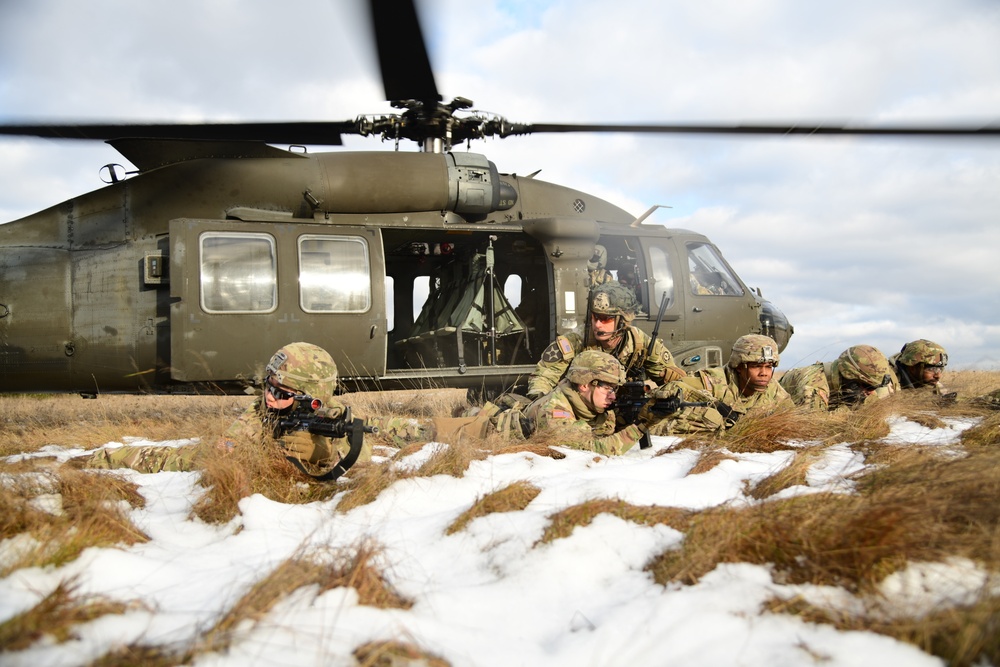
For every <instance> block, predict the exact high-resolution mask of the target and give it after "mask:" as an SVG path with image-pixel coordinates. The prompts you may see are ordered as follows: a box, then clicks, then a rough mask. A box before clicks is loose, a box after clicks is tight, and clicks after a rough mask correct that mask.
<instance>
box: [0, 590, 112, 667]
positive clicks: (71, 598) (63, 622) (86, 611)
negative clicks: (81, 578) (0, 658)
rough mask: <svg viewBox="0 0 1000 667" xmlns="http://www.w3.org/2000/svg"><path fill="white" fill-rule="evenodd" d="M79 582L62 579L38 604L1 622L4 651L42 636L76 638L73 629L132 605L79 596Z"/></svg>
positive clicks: (59, 640) (0, 647) (19, 648)
mask: <svg viewBox="0 0 1000 667" xmlns="http://www.w3.org/2000/svg"><path fill="white" fill-rule="evenodd" d="M77 589H78V583H77V582H76V581H74V580H68V581H61V582H59V585H58V586H56V587H55V589H54V590H53V591H52V592H51V593H49V594H48V595H46V596H45V597H44V598H42V600H41V601H39V603H38V604H36V605H35V606H34V607H32V608H31V609H28V610H27V611H24V612H22V613H20V614H15V615H14V616H12V617H11V618H9V619H7V620H6V621H4V622H3V623H0V653H7V652H13V651H22V650H24V649H26V648H28V647H29V646H31V645H32V644H34V643H35V642H36V641H38V640H39V639H41V638H42V637H45V636H48V637H52V638H53V639H54V641H55V642H57V643H60V644H61V643H63V642H65V641H68V640H70V639H73V638H74V637H75V635H74V634H73V628H74V627H75V626H77V625H79V624H80V623H86V622H88V621H92V620H94V619H96V618H100V617H101V616H106V615H108V614H122V613H124V612H125V611H126V610H127V609H128V605H126V604H123V603H121V602H114V601H111V600H107V599H104V598H101V597H89V598H86V599H81V598H79V597H77Z"/></svg>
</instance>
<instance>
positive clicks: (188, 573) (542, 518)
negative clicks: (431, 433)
mask: <svg viewBox="0 0 1000 667" xmlns="http://www.w3.org/2000/svg"><path fill="white" fill-rule="evenodd" d="M973 424H974V421H972V420H948V421H947V422H946V427H945V428H936V429H930V428H926V427H923V426H920V425H918V424H914V423H913V422H909V421H906V420H903V419H896V420H893V421H892V424H891V425H892V432H891V434H890V435H889V436H888V438H887V440H889V441H891V442H898V443H907V442H919V443H920V444H921V445H935V444H940V445H943V446H949V445H953V444H954V443H955V441H956V439H957V437H958V434H959V433H960V432H961V431H962V430H964V429H965V428H968V427H969V426H972V425H973ZM185 442H189V441H183V440H178V441H170V442H166V443H163V444H165V445H170V446H176V445H178V444H184V443H185ZM676 443H677V439H675V438H672V437H654V438H653V447H652V448H651V449H647V450H639V449H634V450H632V451H630V452H628V453H627V454H626V455H624V456H620V457H602V456H597V455H594V454H593V453H590V452H581V451H575V450H564V453H565V454H566V458H564V459H560V460H555V459H551V458H547V457H539V456H536V455H533V454H528V453H518V454H504V455H499V456H493V457H491V458H488V459H486V460H483V461H476V462H474V463H473V464H472V465H471V466H470V468H469V470H468V471H467V472H466V474H465V475H464V476H463V477H462V478H454V477H449V476H443V475H442V476H437V477H432V478H408V479H403V480H400V481H397V482H396V483H395V484H393V485H392V486H391V487H389V488H388V489H386V490H385V491H383V492H382V493H381V495H379V497H378V498H377V499H376V500H375V501H374V502H372V503H370V504H368V505H364V506H361V507H357V508H355V509H353V510H351V511H348V512H338V511H336V510H335V509H334V507H335V505H336V503H337V500H338V497H339V496H338V497H334V498H333V499H331V500H329V501H325V502H316V503H311V504H307V505H285V504H281V503H277V502H274V501H271V500H268V499H267V498H265V497H263V496H260V495H255V496H251V497H249V498H245V499H244V500H243V501H242V502H241V504H240V511H241V516H239V517H237V518H236V519H234V520H233V522H231V523H230V524H229V525H225V526H215V525H208V524H205V523H202V522H201V521H199V520H197V519H192V518H191V517H190V510H191V506H192V504H193V503H194V501H195V500H196V499H197V498H198V496H199V495H200V493H201V489H200V487H199V486H198V485H197V478H198V475H197V473H171V472H163V473H158V474H155V475H142V474H139V473H136V472H134V471H130V470H125V471H115V472H112V473H108V472H95V474H120V475H123V476H125V477H126V478H128V479H130V480H132V481H133V482H135V483H136V484H137V485H138V486H139V488H140V491H141V493H142V494H143V496H144V497H145V498H146V501H147V503H146V506H145V507H144V508H142V509H136V510H132V517H133V520H134V521H135V523H136V524H137V525H138V526H139V528H141V529H142V530H143V531H145V532H146V534H148V535H149V537H150V538H151V539H150V541H149V542H147V543H144V544H137V545H134V546H131V547H127V548H91V549H87V550H86V551H84V552H83V554H82V555H81V556H80V557H79V558H78V559H77V560H76V561H74V562H71V563H69V564H67V565H65V566H63V567H59V568H52V567H48V568H31V569H22V570H18V571H15V572H14V573H12V574H11V575H9V576H8V577H6V578H5V579H2V580H0V622H2V621H3V620H6V619H8V618H10V617H11V616H13V615H14V614H17V613H19V612H22V611H24V610H26V609H29V608H31V607H32V606H34V605H35V604H36V603H37V602H38V601H39V600H40V599H42V598H43V597H44V596H45V595H47V594H48V593H50V592H51V591H52V590H53V589H54V588H55V587H56V586H57V585H58V584H59V582H61V581H65V580H67V579H70V578H75V579H76V580H77V581H78V582H79V594H81V595H85V594H99V595H102V596H105V597H108V598H111V599H114V600H120V601H123V602H139V603H141V604H136V605H134V606H133V607H132V608H130V611H127V612H126V613H124V614H121V615H113V616H106V617H102V618H99V619H97V620H95V621H92V622H89V623H86V624H84V625H81V626H79V628H78V638H76V639H73V640H71V641H68V642H65V643H63V644H56V643H54V642H51V641H45V640H43V641H41V642H38V643H36V644H35V645H34V646H32V647H31V648H30V649H28V650H25V651H22V652H19V653H12V654H5V655H4V664H5V665H6V666H7V667H15V666H17V665H25V666H31V667H34V666H36V665H45V666H50V665H51V666H61V665H66V666H69V665H84V664H87V663H88V662H89V661H91V660H93V659H95V658H97V657H99V656H101V655H102V654H104V653H106V652H108V651H109V650H113V649H114V648H116V647H120V646H123V645H125V644H128V643H144V644H172V645H178V646H179V645H183V644H185V643H186V642H189V641H191V640H193V639H194V638H195V637H196V636H197V635H198V634H199V632H202V631H204V630H205V629H207V628H209V627H211V626H212V625H213V623H214V622H215V621H216V620H217V619H218V618H219V617H220V616H221V615H222V614H224V613H225V612H226V611H227V610H228V608H229V607H230V606H231V605H232V604H233V603H235V602H236V601H237V600H239V599H240V597H241V596H242V595H243V594H244V593H245V592H246V591H247V590H248V588H249V587H250V586H251V585H252V584H253V583H255V582H256V581H258V580H260V579H261V578H263V577H265V576H266V575H267V574H268V573H270V572H271V571H272V570H273V569H274V568H275V567H276V566H278V565H279V564H280V563H282V562H283V561H285V560H286V559H288V558H290V557H292V556H295V555H311V556H313V557H315V558H318V559H322V558H336V557H338V555H339V554H345V553H351V552H352V551H354V550H356V549H357V548H358V545H360V544H362V543H369V544H373V545H377V546H378V547H379V548H380V549H381V552H380V555H379V556H378V558H379V561H378V564H379V567H380V569H381V570H382V571H383V573H384V575H385V576H386V578H387V579H388V580H389V581H390V582H391V584H392V585H393V586H394V587H395V589H396V590H398V591H399V592H400V593H401V594H403V595H405V596H407V597H409V598H411V599H412V600H414V602H415V604H414V605H413V607H412V608H410V609H408V610H402V609H385V610H383V609H377V608H373V607H370V606H363V605H359V604H358V602H357V595H356V593H355V591H354V589H350V588H346V589H345V588H337V589H333V590H330V591H327V592H325V593H323V594H322V595H317V592H316V591H317V589H316V588H315V587H312V588H309V587H307V588H304V589H301V590H299V591H297V592H295V593H294V594H292V595H290V596H289V597H288V598H286V599H285V600H283V601H282V602H281V603H279V604H278V605H277V606H276V607H275V608H273V609H272V610H271V611H270V612H269V613H268V615H267V616H266V617H265V618H264V619H263V620H262V621H261V622H259V623H257V624H256V625H253V626H251V625H249V624H248V625H247V626H245V627H241V628H239V629H238V631H237V639H236V640H235V642H234V644H233V646H232V648H231V649H230V651H229V652H228V653H226V654H225V655H221V654H212V655H201V656H200V657H198V659H197V660H196V663H195V664H197V665H212V666H220V667H221V666H230V665H231V666H237V665H239V666H242V665H288V666H292V665H320V664H322V665H352V664H354V660H353V658H352V657H351V652H352V650H353V649H354V648H355V647H357V646H359V645H361V644H363V643H365V642H368V641H372V640H389V639H396V640H401V641H406V642H410V643H414V644H417V645H419V646H421V647H422V648H424V649H425V650H427V651H430V652H431V653H434V654H437V655H440V656H442V657H443V658H445V659H446V660H448V661H449V662H450V663H451V664H453V665H456V666H457V665H476V666H478V665H482V666H493V665H495V666H498V667H511V666H513V665H530V666H544V665H560V666H562V665H574V666H576V665H664V664H670V665H677V666H683V665H697V666H703V665H768V666H774V665H801V664H809V663H813V662H822V663H823V664H825V665H829V666H830V667H835V666H841V665H844V666H847V665H871V664H891V665H895V666H919V665H940V664H942V663H941V661H940V660H939V659H937V658H935V657H933V656H930V655H928V654H925V653H923V652H921V651H920V650H918V649H917V648H915V647H914V646H911V645H908V644H905V643H901V642H898V641H895V640H893V639H890V638H888V637H885V636H881V635H878V634H875V633H869V632H840V631H837V630H836V629H834V628H833V627H831V626H827V625H816V624H809V623H806V622H803V621H802V620H800V619H799V618H798V617H795V616H791V615H779V614H770V613H763V612H762V611H761V609H762V605H763V604H764V603H765V602H766V601H768V600H771V599H773V598H792V597H795V596H801V597H802V598H804V599H807V600H809V601H811V602H813V603H816V604H823V605H826V606H828V607H831V608H841V609H851V608H852V607H856V606H857V604H858V601H857V600H855V599H853V598H852V596H851V595H850V594H848V593H847V592H846V591H844V590H842V589H838V588H833V587H818V586H802V585H782V584H778V583H775V581H773V579H772V577H771V574H770V571H769V569H768V568H767V567H761V566H756V565H749V564H725V565H720V566H719V567H718V568H717V569H716V570H714V571H713V572H711V573H709V574H708V575H706V576H705V577H703V578H702V579H701V581H700V582H699V583H698V584H696V585H693V586H681V585H670V586H666V587H664V586H661V585H658V584H656V583H654V582H653V580H652V577H651V575H650V574H649V573H647V572H644V571H643V566H644V565H645V564H646V563H647V562H648V561H649V560H650V558H652V557H653V556H655V555H656V554H658V553H660V552H662V551H663V550H665V549H668V548H670V547H673V546H676V545H678V544H679V543H680V541H681V539H682V535H681V533H679V532H677V531H676V530H673V529H671V528H669V527H667V526H663V525H658V526H654V527H643V526H639V525H636V524H633V523H630V522H626V521H623V520H621V519H619V518H616V517H613V516H611V515H599V516H598V517H597V518H596V519H595V520H594V521H593V522H592V523H591V524H590V525H588V526H585V527H578V528H576V529H575V530H574V532H573V533H572V535H570V536H569V537H567V538H564V539H558V540H555V541H554V542H551V543H548V544H544V545H537V546H536V542H537V541H538V539H539V538H540V537H541V535H542V531H543V530H544V528H545V526H546V525H547V521H548V517H549V516H550V515H551V514H553V513H555V512H557V511H559V510H561V509H563V508H566V507H568V506H572V505H575V504H578V503H580V502H582V501H585V500H588V499H595V498H611V499H621V500H624V501H626V502H629V503H632V504H636V505H652V504H655V505H662V506H673V507H681V508H690V509H703V508H708V507H715V506H719V505H723V504H727V503H736V504H748V503H753V502H758V501H756V500H753V499H752V498H749V497H747V496H745V495H744V493H743V492H744V490H745V482H748V481H749V482H751V483H753V482H756V481H757V480H760V479H763V478H765V477H767V476H768V475H770V474H772V473H774V472H775V471H777V470H780V469H781V468H782V467H783V466H785V465H787V464H788V463H789V461H790V460H791V459H792V456H793V453H794V452H792V451H780V452H775V453H769V454H759V453H757V454H732V456H733V458H734V460H726V461H723V462H722V463H721V464H719V465H718V466H716V467H715V468H713V469H712V470H710V471H709V472H706V473H703V474H697V475H688V471H689V470H690V469H691V468H692V466H693V465H694V463H695V462H696V460H697V453H696V452H693V451H691V450H687V449H676V450H673V449H671V448H672V446H674V445H676ZM435 446H438V445H434V444H430V445H427V446H426V447H425V448H424V449H423V450H422V451H421V452H419V453H417V454H414V455H413V460H409V461H404V462H399V463H397V464H396V465H414V464H418V461H419V459H420V458H421V457H426V456H428V455H429V454H430V451H431V450H432V448H433V447H435ZM664 450H669V451H666V452H664ZM82 453H83V451H82V450H79V449H63V448H60V447H56V446H52V447H47V448H45V450H43V451H41V452H38V453H36V454H32V455H21V456H42V455H45V456H54V457H56V458H58V459H66V458H70V457H72V456H76V455H80V454H82ZM658 454H659V455H658ZM16 458H20V456H17V457H11V459H16ZM863 466H864V463H863V461H862V460H861V458H860V457H859V456H857V455H855V454H854V453H853V452H851V450H850V448H849V447H848V446H847V445H837V446H834V447H830V448H828V449H827V450H826V452H825V454H824V455H823V456H822V457H821V458H819V459H818V460H817V462H816V463H815V464H814V465H813V466H812V469H811V470H810V472H809V474H808V475H807V484H808V486H802V487H794V490H786V491H785V492H784V493H785V494H789V493H808V492H815V491H816V490H833V491H838V492H850V491H851V488H852V487H851V485H850V481H849V480H848V479H847V478H848V477H849V476H850V475H852V474H854V473H856V472H858V471H859V470H861V469H862V468H863ZM520 480H524V481H528V482H531V483H532V484H534V485H535V486H537V487H539V488H540V489H541V493H539V495H538V496H537V497H536V498H535V499H534V500H533V501H532V502H531V503H530V505H528V507H527V508H526V509H524V510H523V511H517V512H507V513H501V514H492V515H489V516H485V517H482V518H479V519H476V520H474V521H473V522H471V523H470V524H469V525H468V526H467V527H466V528H465V529H464V530H461V531H459V532H457V533H455V534H452V535H446V534H445V530H446V528H447V527H448V526H449V525H450V524H451V523H452V522H453V521H454V520H455V519H456V518H457V517H458V516H459V515H460V514H461V513H462V512H464V511H465V510H467V509H468V508H469V507H470V506H471V505H472V503H473V502H475V501H476V500H477V499H478V498H480V497H481V496H483V495H484V494H487V493H490V492H492V491H496V490H499V489H501V488H503V487H505V486H507V485H508V484H510V483H512V482H516V481H520ZM16 548H24V544H23V540H20V541H18V540H7V542H5V543H2V544H0V562H2V559H4V558H5V554H6V553H8V552H9V551H13V550H14V549H16ZM985 581H986V580H985V573H984V572H982V571H981V570H980V569H978V568H977V567H976V566H975V565H974V564H972V563H970V562H968V561H961V560H957V559H956V560H954V561H951V562H948V563H934V564H927V563H924V564H919V565H918V564H914V565H912V566H911V567H910V568H908V569H906V570H903V571H901V572H897V573H895V574H893V575H892V576H890V577H888V578H887V579H886V580H885V581H884V582H883V584H882V592H883V593H884V594H885V596H886V600H887V602H886V603H885V605H886V606H885V609H884V610H883V611H884V613H885V614H887V615H892V614H893V613H899V612H900V611H901V610H906V611H911V612H912V611H913V610H914V609H924V610H930V609H933V608H936V607H939V606H941V605H948V604H956V603H961V602H963V601H968V599H969V596H972V595H975V592H976V591H977V590H981V587H982V586H983V585H984V582H985Z"/></svg>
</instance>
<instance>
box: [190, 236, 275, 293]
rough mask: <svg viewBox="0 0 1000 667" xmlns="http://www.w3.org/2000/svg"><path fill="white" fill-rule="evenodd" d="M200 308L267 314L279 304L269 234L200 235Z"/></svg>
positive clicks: (273, 252)
mask: <svg viewBox="0 0 1000 667" xmlns="http://www.w3.org/2000/svg"><path fill="white" fill-rule="evenodd" d="M200 245H201V307H202V309H203V310H204V311H205V312H208V313H268V312H271V311H273V310H274V309H275V308H276V306H277V303H278V280H277V275H278V272H277V261H276V255H275V248H274V238H273V237H272V236H270V235H269V234H253V233H232V232H208V233H205V234H202V235H201V238H200Z"/></svg>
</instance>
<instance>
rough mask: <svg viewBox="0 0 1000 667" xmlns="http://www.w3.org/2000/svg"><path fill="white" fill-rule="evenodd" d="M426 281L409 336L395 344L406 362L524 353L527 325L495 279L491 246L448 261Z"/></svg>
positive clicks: (487, 361)
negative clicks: (428, 284)
mask: <svg viewBox="0 0 1000 667" xmlns="http://www.w3.org/2000/svg"><path fill="white" fill-rule="evenodd" d="M431 282H432V288H431V293H430V295H429V296H428V298H427V301H426V302H425V303H424V307H423V308H422V309H421V311H420V314H419V315H417V318H416V320H415V321H414V323H413V328H412V329H411V330H410V332H409V336H407V337H406V338H404V339H403V340H400V341H398V342H397V343H396V344H397V345H398V346H400V347H401V348H402V349H403V354H404V358H405V360H406V363H407V365H408V366H410V367H413V368H433V367H445V366H458V367H459V368H464V367H466V366H467V365H469V364H470V363H471V364H473V365H478V366H483V365H494V364H498V363H502V364H511V363H514V361H515V357H516V355H517V353H518V351H519V350H521V349H522V348H523V349H524V352H525V353H526V352H527V350H528V344H529V341H528V329H527V327H526V326H525V324H524V322H523V321H522V320H521V318H520V316H519V315H518V314H517V313H516V312H515V311H514V308H513V306H511V304H510V301H508V299H507V297H506V296H505V295H504V293H503V290H502V289H500V286H499V285H498V284H497V282H496V279H495V275H494V272H493V249H492V248H489V249H488V250H487V251H486V253H485V254H476V255H474V256H473V257H472V258H471V260H470V261H467V262H462V261H456V262H453V263H452V264H451V265H449V266H448V267H446V270H445V271H442V272H441V274H439V275H438V276H436V277H433V278H432V281H431Z"/></svg>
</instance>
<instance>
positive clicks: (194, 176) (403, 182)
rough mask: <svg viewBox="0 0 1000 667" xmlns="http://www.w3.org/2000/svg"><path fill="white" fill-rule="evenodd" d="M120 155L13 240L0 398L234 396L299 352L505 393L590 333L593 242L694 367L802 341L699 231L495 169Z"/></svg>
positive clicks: (160, 144)
mask: <svg viewBox="0 0 1000 667" xmlns="http://www.w3.org/2000/svg"><path fill="white" fill-rule="evenodd" d="M120 143H121V145H119V144H116V147H119V149H120V150H122V152H123V153H125V154H126V156H127V157H129V158H130V159H132V161H133V162H134V163H135V164H137V165H139V166H140V168H141V169H143V173H141V174H139V175H137V176H135V177H132V178H128V179H125V180H121V181H118V182H115V183H112V184H110V185H108V186H107V187H104V188H101V189H99V190H96V191H94V192H91V193H88V194H85V195H82V196H79V197H76V198H74V199H71V200H69V201H66V202H63V203H62V204H58V205H56V206H53V207H51V208H48V209H46V210H44V211H41V212H39V213H36V214H34V215H31V216H28V217H26V218H23V219H21V220H17V221H14V222H10V223H7V224H4V225H0V390H2V391H4V392H74V393H76V392H79V393H83V394H98V393H109V392H154V393H162V392H171V393H189V392H206V391H216V392H218V391H224V392H237V391H242V390H243V389H244V388H245V386H246V384H247V382H248V381H253V380H255V379H256V380H259V376H260V373H261V370H262V366H263V364H264V363H265V362H266V360H267V359H268V358H269V356H270V354H271V353H272V352H273V351H274V350H275V349H277V348H278V347H280V346H282V345H284V344H286V343H289V342H292V341H297V340H304V341H308V342H312V343H315V344H317V345H320V346H321V347H323V348H325V349H327V350H328V351H329V352H330V353H331V354H332V355H333V357H334V359H335V360H336V362H337V365H338V368H339V372H340V376H341V380H342V384H343V386H344V388H345V389H347V390H365V389H367V390H378V389H398V388H412V387H432V386H436V387H441V386H453V387H469V388H474V389H475V388H497V387H507V386H511V385H512V384H514V383H515V382H516V381H517V380H518V379H519V378H523V377H524V376H526V375H527V374H528V373H530V372H531V370H532V369H533V367H534V364H535V362H536V361H537V359H538V358H539V356H540V354H541V351H542V350H543V349H544V348H545V346H546V345H548V343H549V342H550V341H551V340H552V339H553V338H554V337H555V336H556V335H558V334H562V333H567V332H571V331H575V332H577V333H580V334H581V335H583V334H585V328H586V319H587V318H586V312H587V299H588V294H589V288H590V286H591V284H592V283H593V281H594V280H595V275H596V274H595V272H594V265H593V263H591V264H590V265H588V263H590V262H591V260H592V258H594V256H595V247H596V246H598V245H600V246H603V248H604V249H605V251H606V257H607V264H606V266H604V267H600V268H602V269H603V270H604V271H605V272H606V273H605V274H604V275H611V276H614V277H616V278H617V279H619V280H620V281H621V282H623V283H624V284H628V285H630V286H632V287H633V289H635V291H636V296H637V298H638V299H639V302H640V303H641V304H642V306H643V310H642V312H641V313H640V314H639V316H638V317H637V318H636V320H635V321H634V324H635V325H637V326H639V327H640V328H643V329H645V330H646V331H651V330H652V329H653V327H654V323H655V320H656V314H657V310H658V306H659V305H660V300H661V298H662V296H663V294H664V293H666V295H667V299H668V300H667V306H666V309H665V311H664V312H665V314H664V317H663V320H662V323H661V325H660V330H659V335H660V337H661V338H662V339H663V340H664V342H665V343H666V344H667V346H668V347H669V348H670V349H671V351H672V352H673V353H674V355H675V357H677V359H678V361H679V362H680V363H681V364H682V365H684V366H685V367H686V368H688V369H695V368H700V367H704V366H707V365H718V364H721V363H725V361H726V359H725V358H723V351H726V352H728V349H729V347H731V345H732V343H733V341H735V339H736V338H738V337H739V336H741V335H743V334H746V333H756V332H761V331H763V332H765V333H768V334H769V335H772V336H773V337H775V338H776V339H777V340H778V342H779V344H780V346H781V347H784V345H785V344H786V343H787V340H788V337H789V336H790V335H791V331H792V330H791V327H790V326H789V325H788V323H787V320H785V318H784V316H783V315H782V314H781V313H780V311H777V309H775V308H774V307H773V306H772V305H771V304H769V303H768V302H766V301H764V300H763V299H762V298H761V296H760V294H759V292H757V293H755V292H753V291H751V290H750V289H749V288H748V287H747V286H746V285H745V284H744V283H743V282H742V281H741V280H740V279H739V277H738V276H737V275H736V273H735V271H733V270H732V268H731V267H729V265H728V264H727V263H726V262H725V260H724V259H723V258H722V255H721V253H720V252H719V251H718V249H717V248H716V247H715V246H714V245H713V244H712V243H711V242H710V241H709V240H708V239H707V238H706V237H705V236H703V235H701V234H698V233H695V232H690V231H685V230H677V229H667V228H664V227H661V226H658V225H641V224H636V225H633V224H632V223H633V222H634V221H635V217H634V216H633V215H630V214H628V213H627V212H625V211H624V210H622V209H620V208H618V207H616V206H614V205H612V204H610V203H608V202H606V201H604V200H601V199H599V198H597V197H594V196H592V195H589V194H587V193H584V192H580V191H577V190H573V189H570V188H566V187H562V186H558V185H554V184H551V183H546V182H543V181H540V180H537V179H534V178H531V177H522V176H517V175H513V174H500V173H499V172H498V170H497V169H496V167H495V166H494V165H493V163H491V162H490V161H489V160H487V159H486V158H485V157H483V156H481V155H477V154H473V153H444V154H435V153H405V152H357V153H351V152H342V153H317V154H307V153H293V152H288V151H281V150H279V149H274V148H271V147H265V146H258V145H256V144H249V145H242V144H235V143H233V144H231V145H230V144H226V145H223V146H221V147H220V150H218V151H216V154H218V155H221V157H216V156H214V154H213V155H205V152H206V151H205V147H204V146H203V145H202V146H201V147H200V148H199V150H197V151H196V150H195V149H194V147H195V146H197V145H196V144H193V143H191V142H176V141H144V140H130V141H123V142H120Z"/></svg>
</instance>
